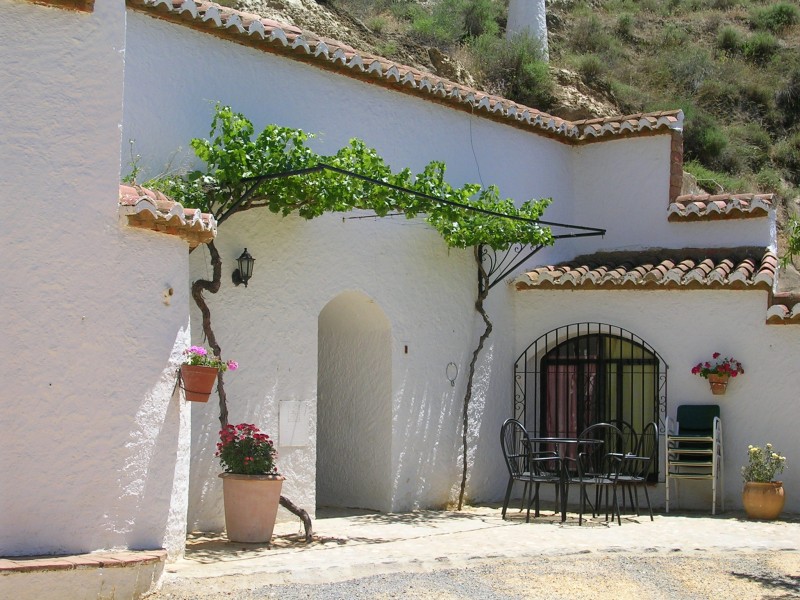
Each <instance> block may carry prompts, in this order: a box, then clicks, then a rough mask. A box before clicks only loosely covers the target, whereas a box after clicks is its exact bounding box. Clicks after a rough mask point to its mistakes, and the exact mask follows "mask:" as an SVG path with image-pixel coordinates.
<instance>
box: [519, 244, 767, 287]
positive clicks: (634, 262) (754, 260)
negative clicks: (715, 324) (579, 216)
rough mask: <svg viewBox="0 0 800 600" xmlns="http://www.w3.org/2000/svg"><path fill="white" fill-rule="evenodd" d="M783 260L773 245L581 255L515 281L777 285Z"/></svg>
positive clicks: (549, 284) (596, 284)
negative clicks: (766, 246)
mask: <svg viewBox="0 0 800 600" xmlns="http://www.w3.org/2000/svg"><path fill="white" fill-rule="evenodd" d="M777 268H778V258H777V256H776V254H775V252H773V251H772V250H770V249H766V250H765V249H763V248H761V249H756V248H713V249H678V250H667V249H650V250H642V251H636V252H604V253H597V254H591V255H587V256H579V257H577V258H575V259H574V260H571V261H569V262H565V263H562V264H559V265H545V266H542V267H538V268H536V269H533V270H532V271H528V272H527V273H523V274H522V275H520V276H519V277H517V278H516V279H515V280H514V283H515V285H516V288H517V289H518V290H526V289H533V288H539V289H541V288H545V289H722V288H727V289H766V290H771V289H772V283H773V281H774V278H775V274H776V272H777Z"/></svg>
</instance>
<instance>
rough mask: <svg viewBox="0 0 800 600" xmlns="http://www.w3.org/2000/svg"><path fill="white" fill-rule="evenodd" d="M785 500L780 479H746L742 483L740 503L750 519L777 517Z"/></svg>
mask: <svg viewBox="0 0 800 600" xmlns="http://www.w3.org/2000/svg"><path fill="white" fill-rule="evenodd" d="M785 501H786V496H785V495H784V493H783V482H782V481H768V482H766V483H761V482H758V481H746V482H745V484H744V490H743V491H742V505H744V511H745V512H746V513H747V516H748V517H749V518H750V519H770V520H771V519H777V518H778V516H779V515H780V514H781V511H782V510H783V504H784V502H785Z"/></svg>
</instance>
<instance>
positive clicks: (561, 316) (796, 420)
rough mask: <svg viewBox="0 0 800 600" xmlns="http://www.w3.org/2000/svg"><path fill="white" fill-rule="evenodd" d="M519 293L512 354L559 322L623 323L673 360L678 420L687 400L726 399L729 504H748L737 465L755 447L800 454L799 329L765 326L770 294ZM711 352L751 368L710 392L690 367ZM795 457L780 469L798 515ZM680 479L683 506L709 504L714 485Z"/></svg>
mask: <svg viewBox="0 0 800 600" xmlns="http://www.w3.org/2000/svg"><path fill="white" fill-rule="evenodd" d="M514 295H515V300H514V304H515V315H516V329H515V342H514V343H515V358H516V357H517V356H519V355H520V354H521V353H522V351H523V350H524V349H525V348H527V347H528V345H530V344H531V343H532V342H533V341H535V340H536V339H537V338H538V337H539V336H541V335H543V334H545V333H546V332H548V331H550V330H551V329H553V328H555V327H558V326H560V325H567V324H570V323H580V322H584V321H596V322H601V323H609V324H612V325H618V326H620V327H623V328H625V329H627V330H629V331H631V332H633V333H635V334H636V335H638V336H640V337H641V338H642V339H644V340H645V341H646V342H648V343H649V344H651V345H652V346H653V348H655V350H656V351H657V352H658V353H659V354H661V356H662V357H663V359H664V360H665V361H666V363H667V364H668V365H669V371H668V394H669V396H668V399H667V403H668V410H667V414H668V415H669V416H670V417H671V418H673V419H674V418H675V413H676V410H677V407H678V406H679V405H680V404H719V405H720V406H721V414H722V417H721V418H722V424H723V434H724V438H723V442H724V452H725V472H724V477H725V491H724V493H725V502H726V506H727V508H734V509H735V508H739V509H741V489H742V479H741V475H740V468H741V466H742V465H743V464H745V463H746V462H747V446H748V444H753V445H759V446H763V445H764V444H765V443H767V442H771V443H772V444H773V445H774V446H775V448H776V449H777V450H779V451H780V452H781V453H782V454H784V455H785V456H787V457H788V460H789V461H792V460H793V459H794V461H796V457H798V456H800V443H799V442H798V439H797V429H798V427H800V416H799V415H798V411H797V402H798V389H800V371H798V369H797V365H798V364H800V343H798V337H797V336H798V332H797V331H796V329H795V328H794V327H791V326H776V325H765V324H764V320H765V312H766V308H767V294H766V292H763V291H761V292H755V291H753V292H744V291H680V292H677V291H641V292H631V291H619V292H614V291H588V290H587V291H543V290H530V291H524V292H514ZM713 352H721V353H722V354H723V355H725V356H734V357H735V358H736V359H738V360H740V361H741V362H742V365H743V366H744V369H745V374H744V375H741V376H739V377H737V378H736V379H735V380H732V381H731V382H730V384H729V385H728V390H727V393H726V394H725V395H724V396H713V395H712V394H711V390H710V389H709V385H708V381H706V380H705V379H703V378H701V377H699V376H697V375H692V373H691V368H692V366H693V365H695V364H697V363H698V362H700V361H702V360H708V359H709V358H710V356H711V354H712V353H713ZM792 464H793V463H792V462H789V468H788V469H787V471H786V472H785V474H784V476H783V481H784V486H785V489H786V498H787V501H786V511H787V512H798V511H800V479H798V478H797V477H796V476H795V475H794V473H795V468H794V467H792ZM678 485H679V486H681V488H680V489H681V490H682V491H681V494H680V502H679V506H682V507H683V508H701V509H702V508H710V506H711V504H710V497H711V496H710V485H708V484H706V485H704V486H702V485H694V486H692V482H681V483H679V484H678ZM693 488H694V489H693ZM673 493H674V492H673ZM663 497H664V494H663V484H661V485H659V489H658V494H656V495H653V498H654V504H659V503H660V504H661V506H663ZM672 499H673V498H671V500H672Z"/></svg>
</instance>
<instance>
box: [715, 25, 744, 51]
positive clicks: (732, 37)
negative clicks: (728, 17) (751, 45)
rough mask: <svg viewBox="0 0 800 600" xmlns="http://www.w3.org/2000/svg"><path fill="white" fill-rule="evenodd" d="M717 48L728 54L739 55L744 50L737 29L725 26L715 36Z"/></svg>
mask: <svg viewBox="0 0 800 600" xmlns="http://www.w3.org/2000/svg"><path fill="white" fill-rule="evenodd" d="M717 48H718V49H720V50H722V51H723V52H727V53H728V54H739V53H740V52H741V51H742V49H743V48H744V38H743V36H742V34H741V33H740V32H739V30H738V29H736V28H735V27H731V26H730V25H726V26H725V27H723V28H722V29H720V31H719V33H718V34H717Z"/></svg>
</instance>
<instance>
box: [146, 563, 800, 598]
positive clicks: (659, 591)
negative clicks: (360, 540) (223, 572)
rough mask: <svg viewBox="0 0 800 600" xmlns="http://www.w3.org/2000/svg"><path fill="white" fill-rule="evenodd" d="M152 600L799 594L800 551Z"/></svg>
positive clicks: (244, 581)
mask: <svg viewBox="0 0 800 600" xmlns="http://www.w3.org/2000/svg"><path fill="white" fill-rule="evenodd" d="M151 598H152V599H153V600H156V599H157V600H166V599H170V600H190V599H196V600H208V599H212V598H213V599H216V598H228V599H241V600H245V599H248V600H249V599H256V598H281V599H286V600H291V599H295V598H298V599H299V598H320V599H323V598H324V599H326V600H328V599H331V600H336V599H360V598H365V599H366V598H375V599H384V598H387V599H388V598H405V599H429V598H430V599H433V598H436V599H455V598H476V599H478V598H480V599H487V600H507V599H508V600H510V599H518V598H519V599H521V598H525V599H532V600H534V599H540V598H541V599H560V598H564V599H567V598H569V599H572V598H589V599H591V598H613V599H615V600H626V599H632V600H633V599H636V600H638V599H641V598H649V599H654V600H661V599H664V600H667V599H669V600H690V599H692V600H693V599H701V598H715V599H717V598H718V599H727V598H730V599H739V600H747V599H763V600H767V599H770V600H777V599H788V598H800V553H798V552H795V551H786V552H784V551H765V552H741V553H698V552H693V553H689V554H686V553H683V552H674V551H673V552H668V553H665V552H660V551H658V552H652V553H648V552H636V553H630V552H626V551H620V552H613V553H611V552H603V553H581V554H577V555H569V556H539V557H526V558H524V559H507V558H494V559H486V560H480V561H474V562H471V563H470V564H465V565H463V566H460V567H458V568H441V569H432V570H431V569H424V570H420V569H416V568H415V567H414V565H413V563H412V564H410V565H409V570H408V571H405V572H399V573H390V574H381V575H370V576H365V577H359V578H355V579H348V580H344V581H337V582H326V583H317V584H314V583H304V584H297V583H290V584H280V585H276V584H270V583H265V582H264V577H263V576H262V575H259V574H257V573H256V574H251V575H245V574H239V575H235V576H224V577H219V578H214V579H205V580H194V581H191V580H183V581H180V582H171V583H167V584H166V585H165V586H164V587H163V588H162V590H161V591H160V592H158V593H157V594H155V595H153V596H151Z"/></svg>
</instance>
